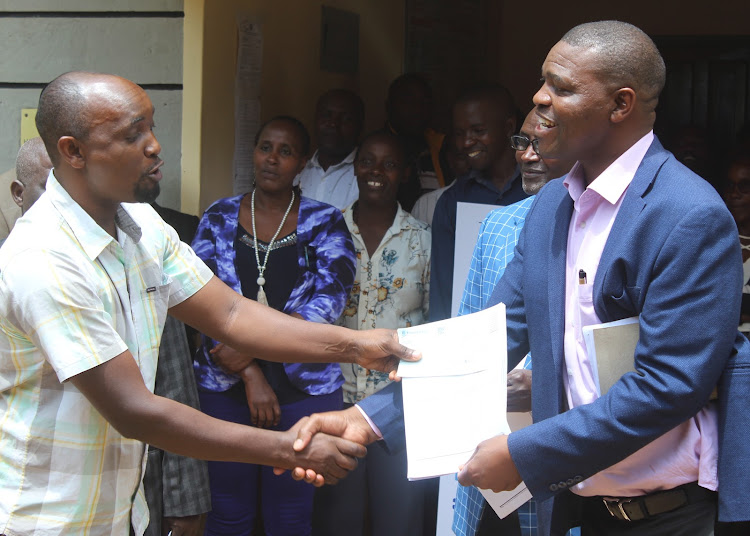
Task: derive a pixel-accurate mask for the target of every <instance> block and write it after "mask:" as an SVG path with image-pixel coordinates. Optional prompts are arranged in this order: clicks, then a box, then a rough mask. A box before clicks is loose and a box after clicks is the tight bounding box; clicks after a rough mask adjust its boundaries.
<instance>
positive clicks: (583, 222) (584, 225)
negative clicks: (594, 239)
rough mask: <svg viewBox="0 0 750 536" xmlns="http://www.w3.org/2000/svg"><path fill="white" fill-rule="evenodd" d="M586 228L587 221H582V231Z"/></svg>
mask: <svg viewBox="0 0 750 536" xmlns="http://www.w3.org/2000/svg"><path fill="white" fill-rule="evenodd" d="M584 227H586V222H585V221H582V222H581V229H583V228H584Z"/></svg>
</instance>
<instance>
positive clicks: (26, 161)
mask: <svg viewBox="0 0 750 536" xmlns="http://www.w3.org/2000/svg"><path fill="white" fill-rule="evenodd" d="M50 169H52V162H51V161H50V159H49V156H48V155H47V149H46V148H45V147H44V143H43V142H42V139H41V138H32V139H30V140H29V141H27V142H26V143H24V144H23V145H22V146H21V149H19V151H18V156H17V157H16V180H15V181H13V183H12V184H11V187H10V192H11V195H12V196H13V200H14V201H15V203H16V204H17V205H18V206H19V207H21V212H26V211H27V210H28V209H29V208H31V205H33V204H34V203H36V200H37V199H39V198H40V197H41V195H42V194H43V193H44V190H45V186H46V184H47V176H48V175H49V171H50Z"/></svg>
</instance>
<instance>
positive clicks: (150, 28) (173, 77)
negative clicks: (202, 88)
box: [0, 17, 183, 84]
mask: <svg viewBox="0 0 750 536" xmlns="http://www.w3.org/2000/svg"><path fill="white" fill-rule="evenodd" d="M182 22H183V21H182V19H181V18H174V19H173V18H153V19H152V18H140V19H139V18H135V19H133V18H124V19H117V18H114V19H110V18H101V19H100V18H93V19H91V18H83V19H80V18H79V19H75V18H73V19H68V18H45V17H42V18H0V35H2V36H4V42H3V49H4V50H6V51H12V53H10V54H7V53H6V54H2V55H1V56H0V81H1V82H49V81H50V80H51V79H53V78H54V77H55V76H57V75H59V74H61V73H63V72H66V71H72V70H76V69H86V70H93V71H102V72H113V73H116V74H119V75H121V76H124V77H125V78H129V79H131V80H134V81H137V82H139V83H142V84H157V83H158V84H181V83H182Z"/></svg>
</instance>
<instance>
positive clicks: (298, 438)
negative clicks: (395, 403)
mask: <svg viewBox="0 0 750 536" xmlns="http://www.w3.org/2000/svg"><path fill="white" fill-rule="evenodd" d="M284 435H285V437H286V438H287V440H288V441H289V442H290V443H291V445H292V448H291V449H289V450H288V452H286V453H284V454H283V455H286V456H287V457H288V462H287V463H285V465H284V467H278V466H277V467H274V473H275V474H277V475H280V474H282V473H284V472H285V471H286V470H287V469H290V470H291V471H292V478H294V479H295V480H304V481H305V482H307V483H308V484H313V485H314V486H316V487H319V486H322V485H323V484H335V483H337V482H338V481H339V480H341V479H342V478H344V477H345V476H346V475H347V474H348V472H349V471H351V470H352V469H354V468H355V467H357V458H362V457H364V456H365V455H366V454H367V449H366V448H365V445H369V444H370V443H373V442H374V441H376V440H377V439H378V436H377V434H376V433H375V432H374V431H373V429H372V428H371V427H370V424H369V423H368V422H367V420H366V419H365V418H364V416H363V415H362V413H361V412H360V411H359V409H357V408H356V407H354V406H352V407H351V408H348V409H345V410H342V411H331V412H328V413H316V414H313V415H311V416H309V417H303V418H302V419H301V420H300V421H299V422H297V424H295V425H294V426H293V427H292V428H291V429H289V430H288V431H287V432H284ZM283 455H282V456H283Z"/></svg>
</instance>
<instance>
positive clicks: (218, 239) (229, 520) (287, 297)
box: [192, 117, 356, 536]
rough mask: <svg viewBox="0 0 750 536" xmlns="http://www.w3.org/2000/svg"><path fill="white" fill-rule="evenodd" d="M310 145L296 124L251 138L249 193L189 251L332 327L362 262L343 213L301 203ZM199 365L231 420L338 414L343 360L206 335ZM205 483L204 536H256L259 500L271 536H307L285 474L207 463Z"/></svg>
mask: <svg viewBox="0 0 750 536" xmlns="http://www.w3.org/2000/svg"><path fill="white" fill-rule="evenodd" d="M309 140H310V138H309V135H308V133H307V130H306V129H305V127H304V126H303V125H302V124H301V123H300V122H299V121H298V120H296V119H294V118H291V117H276V118H274V119H271V120H270V121H269V122H268V123H266V124H265V125H264V126H263V127H262V128H261V130H260V132H259V133H258V136H257V137H256V140H255V148H254V152H253V162H254V166H255V186H254V188H253V191H252V192H250V193H248V194H245V195H240V196H236V197H229V198H226V199H221V200H219V201H217V202H216V203H214V204H213V205H211V206H210V207H209V208H208V210H206V212H205V213H204V214H203V218H202V219H201V222H200V225H199V227H198V231H197V233H196V237H195V240H193V244H192V245H193V249H194V250H195V252H196V253H197V254H198V256H199V257H200V258H201V259H203V261H205V262H206V264H207V265H208V266H209V267H210V268H211V269H212V270H213V271H214V273H215V274H216V275H217V277H219V279H221V280H222V281H224V282H225V283H226V284H227V285H229V286H230V287H232V288H233V289H234V290H235V291H237V292H238V293H240V294H243V295H244V296H246V297H248V298H252V299H257V300H258V301H259V302H261V303H266V304H268V305H269V306H270V307H273V308H274V309H278V310H280V311H283V312H285V313H287V314H290V315H293V316H297V317H299V318H302V319H305V320H309V321H311V322H326V323H332V322H334V321H335V320H336V319H337V318H338V317H339V315H340V314H341V312H342V310H343V308H344V305H345V303H346V299H347V296H348V293H349V290H350V289H351V286H352V282H353V279H354V270H355V266H356V259H355V253H354V246H353V245H352V240H351V236H350V235H349V231H348V230H347V227H346V223H345V222H344V219H343V217H342V215H341V212H340V211H339V210H337V209H335V208H334V207H332V206H330V205H327V204H325V203H320V202H317V201H313V200H312V199H308V198H306V197H301V196H300V194H299V190H298V189H297V188H295V187H294V186H293V182H294V178H295V177H296V175H297V173H299V171H300V170H302V168H303V167H304V165H305V162H306V161H307V156H306V155H307V153H308V150H309V145H310V141H309ZM278 336H279V337H294V333H279V334H278ZM217 361H221V362H222V364H223V365H224V366H225V367H227V368H229V369H231V370H233V371H235V372H236V373H234V374H231V373H228V372H227V371H226V370H225V369H224V368H222V367H221V366H219V365H218V364H217ZM194 369H195V374H196V378H197V381H198V389H199V394H200V403H201V408H202V410H203V411H204V412H205V413H207V414H209V415H212V416H214V417H217V418H220V419H224V420H227V421H232V422H238V423H243V424H248V425H254V426H259V427H263V428H270V429H273V430H287V429H289V428H290V427H291V426H292V425H293V424H294V423H296V422H297V421H298V420H299V419H300V418H302V417H303V416H305V415H309V414H311V413H314V412H321V411H330V410H335V409H340V408H341V404H342V402H341V400H342V395H341V384H342V383H343V379H342V377H341V369H340V367H339V365H338V364H335V363H334V364H328V363H321V364H298V363H284V364H280V363H270V362H265V361H261V360H258V359H253V356H247V355H240V354H239V353H238V352H236V351H235V350H233V349H231V348H229V347H226V346H224V345H222V344H220V343H217V342H216V341H214V340H212V339H210V338H209V337H206V336H203V338H202V344H201V346H200V348H199V349H198V352H197V354H196V357H195V361H194ZM209 476H210V481H211V502H212V507H213V509H212V512H211V513H210V514H209V516H208V520H207V523H206V534H207V535H208V534H216V535H222V536H226V535H233V534H236V535H240V534H247V535H249V534H251V533H252V531H253V528H254V525H255V524H256V520H257V518H258V517H260V516H258V512H257V511H256V510H257V505H260V506H261V513H262V519H263V523H264V525H265V528H266V531H267V532H268V533H269V534H274V535H294V536H298V535H305V534H309V533H310V518H311V515H312V498H313V490H314V488H313V487H312V486H310V485H309V484H305V483H304V482H296V481H294V480H292V478H291V476H290V475H289V474H288V473H286V474H284V475H282V476H275V475H273V474H272V469H271V468H269V467H263V466H259V465H250V464H240V463H230V462H209ZM259 499H260V500H259Z"/></svg>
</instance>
